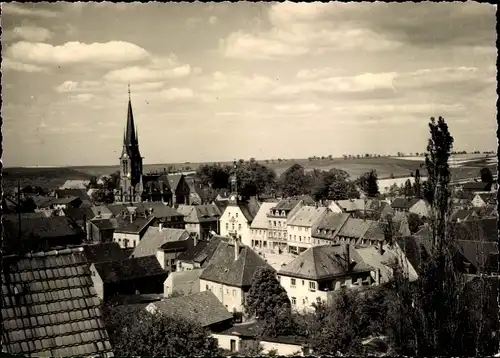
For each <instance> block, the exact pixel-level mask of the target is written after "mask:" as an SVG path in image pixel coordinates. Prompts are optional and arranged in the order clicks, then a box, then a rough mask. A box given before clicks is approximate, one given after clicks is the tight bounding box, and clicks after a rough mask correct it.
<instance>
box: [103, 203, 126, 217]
mask: <svg viewBox="0 0 500 358" xmlns="http://www.w3.org/2000/svg"><path fill="white" fill-rule="evenodd" d="M106 207H107V208H108V210H109V211H111V213H112V215H113V216H115V217H116V216H121V215H122V214H123V213H124V212H127V205H125V204H122V203H119V204H109V205H106Z"/></svg>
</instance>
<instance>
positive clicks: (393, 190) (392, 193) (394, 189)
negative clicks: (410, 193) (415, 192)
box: [386, 183, 401, 198]
mask: <svg viewBox="0 0 500 358" xmlns="http://www.w3.org/2000/svg"><path fill="white" fill-rule="evenodd" d="M400 192H401V189H400V188H399V186H398V184H396V183H394V184H392V185H391V186H390V187H389V189H388V190H387V192H386V194H387V195H388V196H389V197H392V198H394V197H396V196H399V195H400Z"/></svg>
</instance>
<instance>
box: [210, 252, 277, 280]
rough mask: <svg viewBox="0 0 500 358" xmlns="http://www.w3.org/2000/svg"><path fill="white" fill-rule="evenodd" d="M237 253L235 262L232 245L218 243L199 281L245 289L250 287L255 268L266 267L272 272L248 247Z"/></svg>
mask: <svg viewBox="0 0 500 358" xmlns="http://www.w3.org/2000/svg"><path fill="white" fill-rule="evenodd" d="M239 251H240V252H239V255H238V258H237V259H236V260H235V247H234V244H230V243H228V242H220V243H219V246H218V247H217V249H216V250H215V253H214V255H213V256H212V259H211V260H210V263H209V264H208V265H207V267H206V268H205V271H203V274H202V275H201V276H200V279H202V280H207V281H212V282H218V283H223V284H225V285H229V286H235V287H247V286H250V284H251V282H252V277H253V274H254V273H255V271H256V270H257V268H259V267H267V268H269V269H271V270H274V269H273V268H272V267H271V266H270V265H269V264H268V263H267V262H266V261H264V259H263V258H262V257H260V256H259V255H258V254H257V253H256V252H255V251H253V250H252V249H251V248H249V247H248V246H242V247H240V250H239Z"/></svg>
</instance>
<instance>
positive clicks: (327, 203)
mask: <svg viewBox="0 0 500 358" xmlns="http://www.w3.org/2000/svg"><path fill="white" fill-rule="evenodd" d="M321 204H322V205H323V206H325V207H327V208H328V209H330V211H331V212H332V213H337V214H340V213H343V211H342V208H341V207H340V206H339V205H338V204H337V203H336V202H335V200H325V201H323V202H321Z"/></svg>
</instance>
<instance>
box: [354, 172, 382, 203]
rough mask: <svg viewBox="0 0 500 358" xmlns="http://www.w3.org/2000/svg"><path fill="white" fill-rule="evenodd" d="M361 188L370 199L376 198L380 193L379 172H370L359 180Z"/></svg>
mask: <svg viewBox="0 0 500 358" xmlns="http://www.w3.org/2000/svg"><path fill="white" fill-rule="evenodd" d="M358 182H359V186H360V188H361V190H363V191H364V192H365V193H367V195H368V196H369V197H375V196H376V195H377V194H378V193H379V191H378V178H377V171H376V170H370V171H369V172H366V173H364V174H363V175H362V176H361V177H359V178H358Z"/></svg>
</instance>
